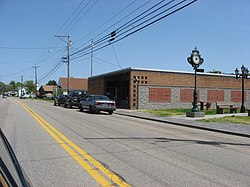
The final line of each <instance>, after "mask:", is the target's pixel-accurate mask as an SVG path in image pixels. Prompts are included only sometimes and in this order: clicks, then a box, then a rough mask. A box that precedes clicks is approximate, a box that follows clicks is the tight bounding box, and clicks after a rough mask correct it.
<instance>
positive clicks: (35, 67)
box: [32, 66, 39, 98]
mask: <svg viewBox="0 0 250 187" xmlns="http://www.w3.org/2000/svg"><path fill="white" fill-rule="evenodd" d="M32 68H34V69H35V85H36V98H37V91H38V83H37V68H39V66H33V67H32Z"/></svg>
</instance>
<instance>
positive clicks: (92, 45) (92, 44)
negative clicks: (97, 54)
mask: <svg viewBox="0 0 250 187" xmlns="http://www.w3.org/2000/svg"><path fill="white" fill-rule="evenodd" d="M93 48H94V43H93V39H92V41H91V58H90V59H91V64H90V77H92V74H93Z"/></svg>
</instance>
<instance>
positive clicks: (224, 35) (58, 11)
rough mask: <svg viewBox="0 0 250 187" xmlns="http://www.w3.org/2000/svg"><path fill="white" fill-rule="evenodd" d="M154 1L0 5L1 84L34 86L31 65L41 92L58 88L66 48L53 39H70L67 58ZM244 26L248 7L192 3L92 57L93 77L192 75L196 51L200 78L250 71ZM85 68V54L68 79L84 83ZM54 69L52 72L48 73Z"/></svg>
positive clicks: (240, 2) (224, 0) (46, 0)
mask: <svg viewBox="0 0 250 187" xmlns="http://www.w3.org/2000/svg"><path fill="white" fill-rule="evenodd" d="M146 2H148V3H147V4H146V5H145V6H143V7H142V8H141V9H139V10H138V11H137V12H135V13H132V11H134V10H136V9H137V8H138V7H140V6H142V5H143V4H144V3H146ZM158 2H160V1H159V0H151V1H148V0H126V1H124V0H53V1H51V0H43V1H34V0H22V1H20V0H0V24H1V29H0V67H1V68H0V81H1V82H5V83H9V82H10V81H12V80H13V81H19V82H20V81H21V76H24V81H26V80H34V68H32V67H33V66H39V67H38V69H37V70H38V82H39V84H40V85H42V84H46V83H47V82H48V81H49V80H56V81H58V79H59V77H66V76H67V66H66V64H65V63H62V62H60V61H61V58H62V57H65V56H66V55H67V44H66V43H65V42H63V41H62V40H60V39H59V38H56V37H55V35H65V36H67V35H68V34H70V37H71V41H72V43H71V54H72V53H74V52H76V51H78V50H80V49H82V48H84V47H86V46H88V45H90V44H91V40H92V39H93V41H94V42H95V41H97V40H98V39H99V38H101V37H103V36H105V35H107V34H109V33H111V32H112V31H114V30H116V29H117V28H119V27H120V26H121V25H123V24H124V23H126V22H128V21H130V20H131V19H133V18H134V17H136V16H137V15H139V14H140V13H142V12H143V11H145V10H147V9H149V8H150V7H152V6H153V5H155V4H156V3H158ZM165 2H169V0H166V1H165ZM175 2H180V0H176V1H175ZM187 2H191V0H187ZM129 5H130V6H129ZM77 7H78V8H77ZM84 7H85V8H84ZM74 11H75V12H74ZM73 13H74V14H73ZM70 15H72V16H71V17H70ZM67 20H68V21H67ZM118 20H121V21H120V22H118ZM249 20H250V1H249V0H237V1H235V0H198V1H197V2H195V3H193V4H192V5H190V6H189V7H187V8H185V9H183V10H181V11H178V12H176V13H175V14H172V15H170V16H168V17H166V18H165V19H163V20H162V21H160V22H157V23H156V24H154V25H152V26H150V27H148V28H146V29H144V30H142V31H140V32H137V33H135V34H134V35H131V36H129V37H127V38H125V39H123V40H121V41H119V42H116V43H113V44H111V45H108V46H107V47H105V48H103V49H101V50H99V51H96V52H94V53H93V75H99V74H102V73H106V72H110V71H115V70H118V69H120V68H127V67H134V68H151V69H163V70H175V71H176V70H177V71H193V69H192V67H191V65H190V64H188V62H187V57H188V56H189V55H190V53H191V51H192V50H193V49H194V47H195V46H196V47H197V48H198V49H199V51H200V53H201V55H202V57H203V58H204V63H203V64H202V66H201V68H204V69H205V71H206V72H207V71H211V70H220V71H222V72H225V73H232V72H234V70H235V68H236V67H238V68H239V67H241V65H242V64H244V65H245V66H247V67H248V68H250V24H249ZM115 23H116V24H115ZM64 39H65V40H66V39H67V38H64ZM95 47H97V46H95ZM72 59H74V58H73V57H72ZM90 61H91V60H90V54H89V55H85V56H83V57H81V58H77V59H74V60H72V61H71V63H70V76H72V77H83V78H87V77H89V76H90V72H91V70H90ZM55 66H56V67H57V68H56V69H55V70H56V71H55V70H53V69H54V67H55Z"/></svg>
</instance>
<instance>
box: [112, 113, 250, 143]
mask: <svg viewBox="0 0 250 187" xmlns="http://www.w3.org/2000/svg"><path fill="white" fill-rule="evenodd" d="M115 114H117V115H122V116H128V117H134V118H139V119H145V120H151V121H156V122H162V123H170V124H173V125H177V126H182V127H189V128H195V129H200V130H206V131H212V132H219V133H224V134H229V135H234V136H241V137H246V138H250V134H246V133H243V132H236V131H230V130H224V129H218V128H211V127H203V126H198V125H191V124H189V123H186V122H178V121H176V120H166V119H164V120H163V119H159V118H157V117H146V116H141V115H133V114H128V113H124V112H118V111H116V112H115Z"/></svg>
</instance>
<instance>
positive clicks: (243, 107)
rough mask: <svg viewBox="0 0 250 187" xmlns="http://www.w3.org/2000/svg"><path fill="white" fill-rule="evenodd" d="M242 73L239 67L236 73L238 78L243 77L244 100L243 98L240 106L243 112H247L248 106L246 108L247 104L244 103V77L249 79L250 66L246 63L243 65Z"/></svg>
mask: <svg viewBox="0 0 250 187" xmlns="http://www.w3.org/2000/svg"><path fill="white" fill-rule="evenodd" d="M240 69H241V74H240V71H239V70H238V68H236V69H235V75H236V79H238V78H240V77H241V78H242V87H241V88H242V90H241V91H242V96H241V97H242V98H241V99H242V100H241V107H240V112H241V113H245V112H246V108H245V105H244V79H247V76H248V74H249V70H248V68H246V67H245V66H244V65H242V66H241V68H240Z"/></svg>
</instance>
